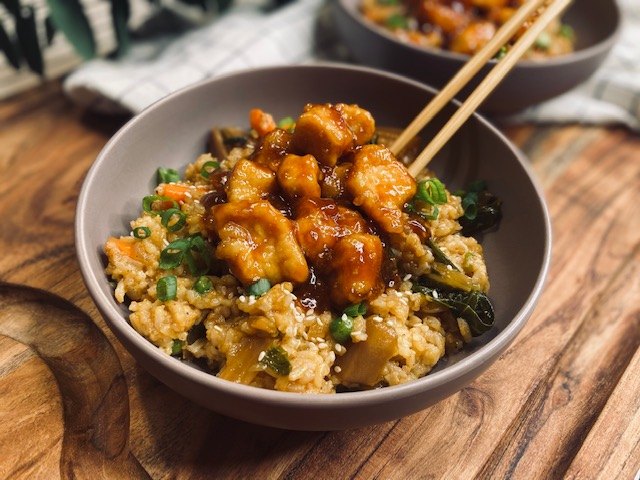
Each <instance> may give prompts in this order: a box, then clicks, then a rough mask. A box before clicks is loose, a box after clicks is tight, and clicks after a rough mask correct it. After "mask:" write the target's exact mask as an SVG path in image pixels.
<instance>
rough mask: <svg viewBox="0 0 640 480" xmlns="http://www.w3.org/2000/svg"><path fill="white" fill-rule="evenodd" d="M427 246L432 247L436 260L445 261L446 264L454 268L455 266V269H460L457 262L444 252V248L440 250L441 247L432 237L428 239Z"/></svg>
mask: <svg viewBox="0 0 640 480" xmlns="http://www.w3.org/2000/svg"><path fill="white" fill-rule="evenodd" d="M427 246H428V247H429V248H430V249H431V252H433V258H435V260H436V262H440V263H443V264H445V265H449V266H451V267H452V268H454V269H455V270H458V271H460V269H459V268H458V267H456V266H455V264H454V263H453V262H452V261H451V260H449V258H448V257H447V256H446V255H445V254H444V252H443V251H442V250H440V248H439V247H438V246H437V245H436V244H435V242H434V241H433V240H431V239H428V240H427Z"/></svg>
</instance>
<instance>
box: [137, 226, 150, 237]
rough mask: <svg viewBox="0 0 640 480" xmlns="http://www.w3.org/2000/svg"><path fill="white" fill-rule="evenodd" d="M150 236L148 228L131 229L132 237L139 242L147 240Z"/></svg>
mask: <svg viewBox="0 0 640 480" xmlns="http://www.w3.org/2000/svg"><path fill="white" fill-rule="evenodd" d="M150 235H151V230H150V229H149V227H136V228H134V229H133V236H134V237H136V238H138V239H140V240H144V239H145V238H149V236H150Z"/></svg>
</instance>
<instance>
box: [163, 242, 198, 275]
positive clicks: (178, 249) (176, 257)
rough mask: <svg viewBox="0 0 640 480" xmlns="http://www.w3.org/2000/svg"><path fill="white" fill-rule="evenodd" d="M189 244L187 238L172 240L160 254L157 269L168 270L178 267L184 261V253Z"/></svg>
mask: <svg viewBox="0 0 640 480" xmlns="http://www.w3.org/2000/svg"><path fill="white" fill-rule="evenodd" d="M190 244H191V242H190V240H189V239H188V238H179V239H178V240H174V241H173V242H171V243H170V244H169V245H167V246H166V247H165V249H164V250H162V252H160V262H159V263H158V268H161V269H162V270H169V269H171V268H176V267H178V266H180V264H181V263H182V260H183V259H184V255H185V252H186V251H187V249H188V248H189V246H190Z"/></svg>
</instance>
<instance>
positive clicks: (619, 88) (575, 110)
mask: <svg viewBox="0 0 640 480" xmlns="http://www.w3.org/2000/svg"><path fill="white" fill-rule="evenodd" d="M323 4H324V2H323V0H297V1H296V2H293V3H291V4H289V5H287V6H285V7H283V8H281V9H278V10H276V11H275V12H273V13H264V12H262V11H260V10H258V9H256V8H255V7H251V6H247V5H242V4H240V5H239V6H236V7H234V8H232V9H231V10H230V11H228V13H226V14H225V15H223V16H222V17H220V18H219V19H218V20H216V21H214V22H213V23H211V24H210V25H207V26H205V27H202V28H199V29H197V30H193V31H191V32H189V33H186V34H184V35H182V36H180V37H178V38H164V39H161V40H155V41H153V42H151V41H149V42H144V43H139V44H137V45H136V46H135V47H134V48H133V49H132V51H131V52H130V53H129V54H128V55H127V56H126V57H125V58H122V59H119V60H102V59H101V60H93V61H90V62H88V63H86V64H84V65H83V66H81V67H80V68H78V69H77V70H76V71H75V72H74V73H72V74H71V75H70V76H69V77H68V78H67V79H66V81H65V84H64V87H65V90H66V92H67V94H68V95H69V96H70V97H71V98H72V99H73V100H75V101H76V102H78V103H80V104H83V105H87V106H90V107H91V108H94V109H98V110H102V111H123V110H124V111H130V112H133V113H138V112H140V111H141V110H143V109H144V108H145V107H147V106H148V105H150V104H151V103H153V102H155V101H156V100H158V99H160V98H162V97H164V96H165V95H167V94H169V93H171V92H173V91H176V90H178V89H180V88H182V87H184V86H186V85H189V84H191V83H194V82H197V81H200V80H202V79H205V78H209V77H212V76H215V75H220V74H223V73H229V72H232V71H236V70H241V69H245V68H249V67H258V66H269V65H283V64H296V63H308V62H313V61H314V60H318V59H325V60H326V59H331V60H344V59H345V58H346V57H345V49H344V47H343V46H341V45H340V44H339V42H338V40H337V39H336V38H335V35H334V34H333V32H332V30H331V28H330V25H326V23H327V22H328V18H327V16H326V14H325V13H326V12H324V10H325V9H324V8H323ZM619 4H620V6H621V8H622V10H623V15H622V16H623V19H624V20H623V22H624V25H623V28H622V33H621V37H620V40H619V42H618V43H617V45H616V46H615V47H614V49H613V52H612V53H611V55H610V56H609V58H608V59H607V60H606V61H605V64H604V65H603V67H602V68H601V69H600V70H599V71H598V72H597V73H596V74H595V75H594V76H593V77H592V78H591V79H590V80H588V81H587V82H586V83H584V84H583V85H581V86H579V87H578V88H576V89H574V90H572V91H571V92H568V93H566V94H564V95H562V96H560V97H557V98H556V99H553V100H551V101H549V102H546V103H544V104H541V105H539V106H536V107H533V108H530V109H528V110H526V111H525V112H523V113H522V114H520V115H517V116H516V117H512V118H511V119H509V121H515V122H527V121H529V122H583V123H592V124H611V123H618V124H620V123H621V124H624V125H627V126H628V127H629V128H632V129H637V130H640V47H639V46H640V1H639V0H619Z"/></svg>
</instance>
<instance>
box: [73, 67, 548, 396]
mask: <svg viewBox="0 0 640 480" xmlns="http://www.w3.org/2000/svg"><path fill="white" fill-rule="evenodd" d="M290 69H296V70H316V69H323V70H334V71H348V72H359V73H362V74H365V75H373V76H378V77H386V78H388V79H391V80H394V81H398V82H400V83H405V84H407V85H410V86H412V87H416V88H418V89H420V90H423V91H425V93H429V94H434V93H435V92H436V90H435V89H434V88H432V87H429V86H426V85H424V84H422V83H420V82H418V81H415V80H411V79H408V78H406V77H402V76H400V75H397V74H394V73H390V72H385V71H381V70H376V69H373V68H369V67H362V66H353V65H346V64H338V63H333V62H319V63H316V64H308V65H296V66H271V67H262V68H251V69H244V70H240V71H237V72H233V73H228V74H224V75H220V76H216V77H213V78H209V79H206V80H203V81H200V82H198V83H195V84H192V85H189V86H187V87H184V88H182V89H180V90H178V91H176V92H174V93H172V94H169V95H167V96H166V97H164V98H162V99H160V100H158V101H156V102H155V103H153V104H152V105H150V106H149V107H147V108H146V109H144V110H143V111H142V112H140V113H139V114H137V115H135V116H134V117H133V118H131V119H130V120H129V121H128V122H127V123H126V124H125V125H123V126H122V127H121V128H120V129H119V130H118V132H116V134H115V135H113V136H112V138H111V139H110V140H109V141H108V142H107V143H106V144H105V146H104V147H103V148H102V150H101V151H100V153H99V154H98V156H97V158H96V160H95V161H94V163H93V165H92V166H91V168H90V169H89V171H88V172H87V175H86V177H85V179H84V181H83V183H82V188H81V190H80V195H79V197H78V203H77V207H76V218H75V245H76V256H77V259H78V263H79V265H80V272H81V274H82V278H83V281H84V283H85V285H86V287H87V289H88V291H89V294H90V296H91V298H92V299H93V301H94V303H95V304H96V306H97V308H98V310H99V311H100V313H101V314H102V316H103V318H104V319H105V322H106V323H107V325H109V327H110V329H111V330H112V331H113V332H114V334H115V335H116V337H118V338H119V340H120V341H121V342H122V343H125V344H126V343H128V342H131V343H132V344H134V345H135V347H136V348H137V349H138V350H139V353H142V354H143V355H144V356H145V357H146V358H147V359H149V360H153V361H155V362H157V363H158V364H159V366H160V367H161V368H164V369H167V370H168V371H170V372H171V373H172V374H174V375H177V376H180V377H184V378H185V379H187V380H188V381H190V382H193V383H196V384H200V385H202V386H205V387H208V388H212V389H213V390H217V391H219V392H220V393H221V394H224V395H226V396H228V397H236V398H240V397H241V398H243V399H244V400H248V401H258V402H261V403H263V404H273V405H275V404H278V405H279V406H285V407H286V406H289V407H296V406H298V407H299V406H309V407H313V408H315V409H332V408H335V407H337V406H340V405H343V406H344V405H345V404H347V405H349V406H353V407H356V406H365V405H373V404H377V403H379V402H380V401H383V400H392V399H400V398H407V397H412V396H416V395H419V394H421V393H424V392H426V391H429V390H433V389H434V388H437V387H439V386H442V385H445V384H447V383H449V382H451V381H454V380H455V379H457V378H461V377H464V376H465V375H467V374H470V373H473V372H474V371H476V370H478V369H479V368H482V366H489V365H490V363H491V362H492V360H493V359H495V358H497V356H498V355H499V354H500V353H501V352H502V351H503V350H505V349H506V348H507V347H508V346H509V344H510V343H511V342H512V341H513V339H514V338H515V336H516V335H517V334H518V332H519V331H520V330H521V329H522V327H523V326H524V324H525V323H526V321H527V319H528V318H529V316H530V315H531V313H532V311H533V309H534V307H535V305H536V304H537V302H538V300H539V298H540V295H541V293H542V290H543V286H544V282H545V280H546V277H547V273H548V270H549V264H550V260H551V237H552V233H551V221H550V218H549V212H548V209H547V206H546V204H545V201H544V195H543V192H542V188H541V187H540V185H539V184H538V181H537V179H536V178H535V175H534V174H533V171H532V169H531V167H530V166H529V165H528V164H527V161H526V157H525V156H524V154H523V153H522V152H520V151H519V149H518V148H517V147H515V146H514V145H513V144H512V143H511V141H510V140H508V139H507V138H506V137H505V136H504V135H503V134H502V133H501V132H500V131H499V130H498V129H497V128H496V127H494V126H493V125H492V124H491V123H489V122H488V121H487V120H486V119H485V118H483V117H482V116H481V115H478V114H475V113H474V117H475V118H476V120H477V121H479V122H480V123H481V124H482V125H483V126H484V127H486V128H487V129H489V131H490V132H492V133H493V134H494V135H496V136H497V137H498V138H499V139H500V140H501V141H502V142H503V143H504V144H505V145H506V146H507V147H508V148H509V149H510V150H511V151H512V153H513V154H514V156H515V158H516V160H517V161H518V162H519V163H520V165H521V166H522V168H523V169H524V171H525V173H526V174H527V176H528V178H529V180H530V181H531V184H532V186H533V188H534V190H535V192H536V194H537V195H536V197H537V198H536V200H537V204H538V207H539V208H540V211H541V213H542V216H543V224H544V228H545V232H544V233H545V236H544V238H545V243H544V252H543V260H542V265H541V269H540V272H539V273H538V276H537V278H536V282H535V284H534V287H533V289H532V291H531V292H530V294H529V296H528V297H527V299H526V301H525V302H524V304H523V305H522V307H521V308H520V310H519V311H518V312H517V313H516V314H515V315H514V316H513V318H512V319H511V321H510V322H509V323H508V324H507V326H506V327H505V328H504V330H502V331H501V332H499V333H498V334H497V335H496V336H495V337H494V338H492V339H490V340H489V341H488V343H486V344H485V345H482V346H481V347H479V348H478V349H477V350H476V351H474V352H472V353H470V354H469V355H468V356H467V357H465V358H463V359H461V360H459V361H458V362H457V363H455V364H454V365H451V366H447V367H445V368H443V369H442V370H440V371H438V372H434V373H432V374H428V375H425V376H424V377H422V378H419V379H416V380H412V381H410V382H406V383H403V384H400V385H394V386H389V387H384V388H378V389H373V390H367V391H358V392H345V393H340V394H339V395H331V394H308V393H295V392H281V391H275V390H266V389H262V388H258V387H253V386H249V385H243V384H238V383H234V382H229V381H226V380H223V379H221V378H218V377H216V376H215V375H213V374H211V373H208V372H204V371H201V370H199V369H197V368H195V367H193V366H191V365H188V364H186V363H184V362H182V361H180V360H178V359H176V358H173V357H171V356H169V355H167V354H165V353H163V352H161V351H160V349H158V348H157V347H156V346H155V345H153V344H152V343H151V342H150V341H149V340H147V339H146V338H144V337H143V336H142V335H141V334H139V333H138V332H137V331H136V330H135V329H134V328H133V327H132V326H131V324H130V323H129V321H128V319H127V318H126V317H125V316H124V315H123V314H122V311H121V310H120V309H119V308H118V307H117V306H116V304H115V300H114V299H113V295H111V294H107V293H105V291H103V289H102V288H100V285H101V284H103V282H106V281H107V276H106V274H105V273H104V271H102V270H101V271H98V272H95V271H93V270H92V269H91V268H90V259H91V258H92V256H94V255H95V251H93V250H92V249H91V248H90V246H89V244H88V241H87V240H86V239H85V236H84V234H83V232H85V230H86V219H85V216H84V213H83V212H84V211H85V210H86V208H85V207H86V205H87V203H88V202H89V199H90V192H91V190H92V189H93V188H94V185H96V184H97V183H99V178H98V173H99V170H100V169H101V167H102V164H103V163H105V162H106V160H107V158H108V157H109V154H110V152H111V151H112V150H113V149H114V148H115V147H116V145H117V144H118V142H119V140H120V138H121V137H123V136H124V135H126V134H127V133H128V131H129V130H130V129H131V128H132V127H133V126H134V125H137V124H138V123H139V122H142V121H144V119H145V118H146V117H147V116H148V115H150V114H151V113H152V112H154V111H155V110H156V109H158V108H161V107H162V106H164V105H168V104H170V103H172V102H174V101H179V99H180V98H181V97H182V96H183V95H187V94H189V93H191V92H194V91H196V90H199V89H206V88H208V86H209V85H210V84H213V83H216V82H219V81H223V80H226V79H229V78H231V77H234V76H243V75H247V74H255V73H261V72H269V71H276V70H290ZM456 103H457V104H458V105H459V102H456ZM98 276H100V277H98ZM125 346H126V345H125ZM127 350H129V349H128V348H127ZM130 353H131V352H130ZM136 362H138V363H140V364H142V363H143V362H142V361H140V360H138V359H136Z"/></svg>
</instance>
